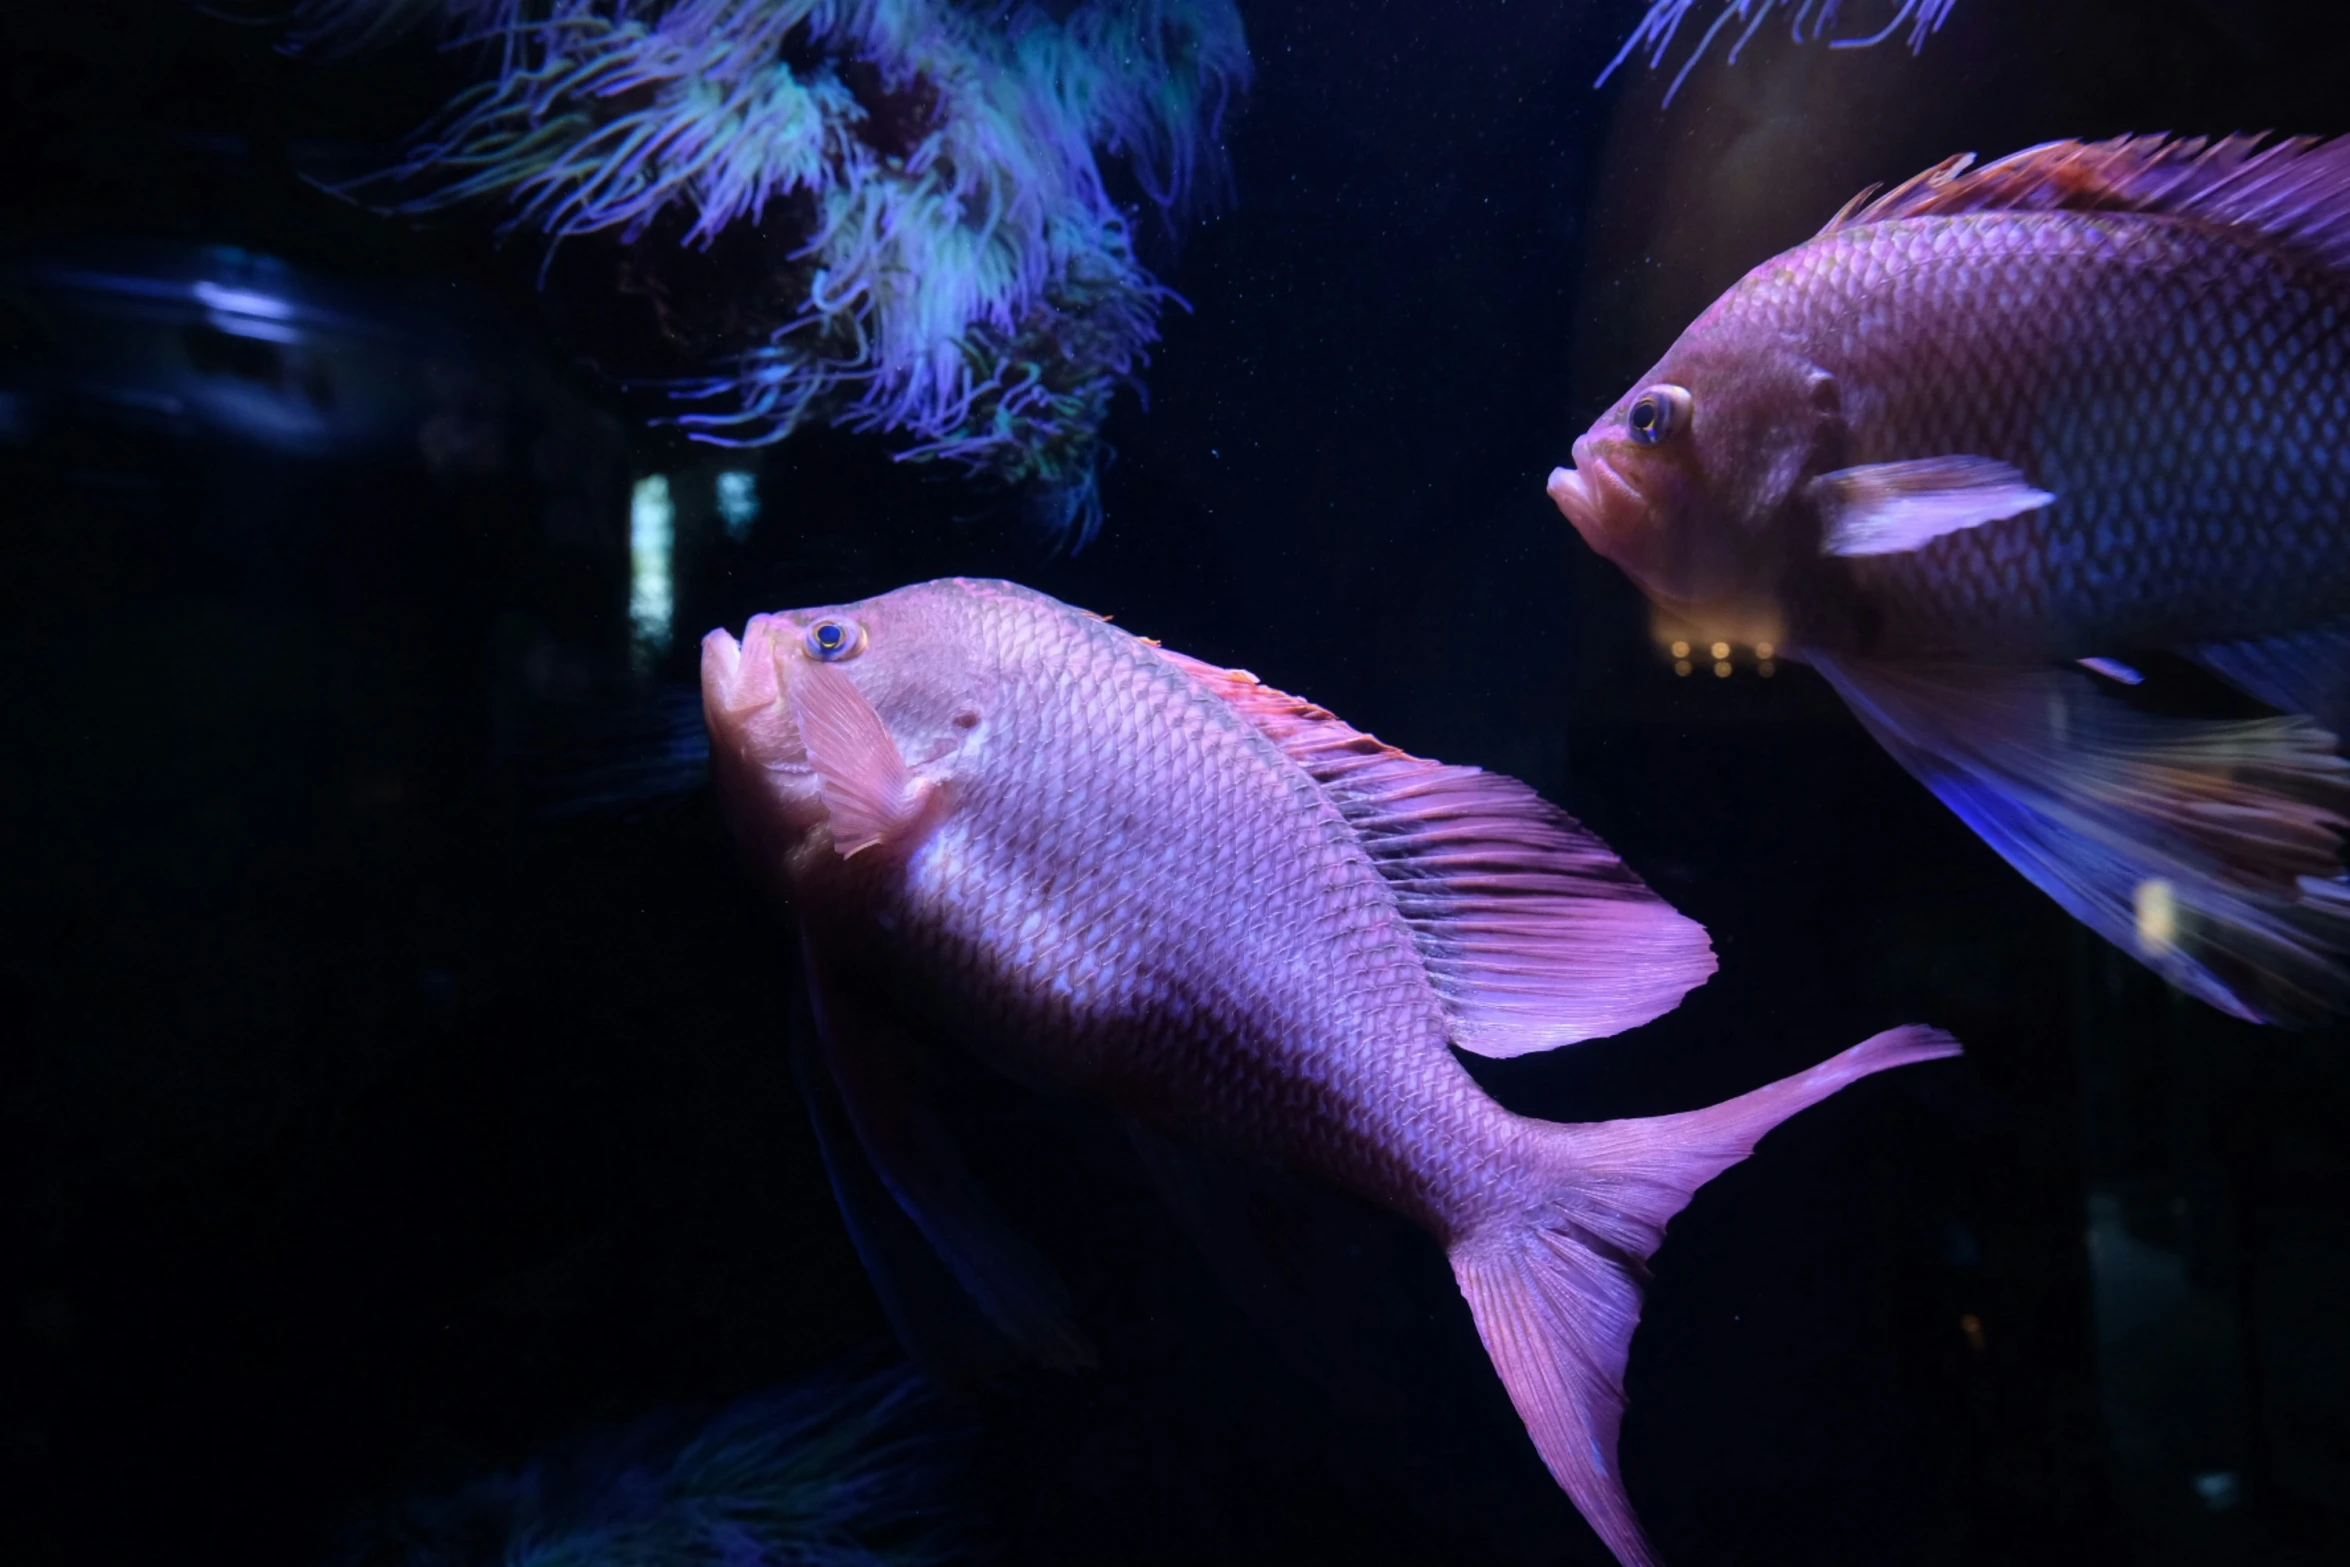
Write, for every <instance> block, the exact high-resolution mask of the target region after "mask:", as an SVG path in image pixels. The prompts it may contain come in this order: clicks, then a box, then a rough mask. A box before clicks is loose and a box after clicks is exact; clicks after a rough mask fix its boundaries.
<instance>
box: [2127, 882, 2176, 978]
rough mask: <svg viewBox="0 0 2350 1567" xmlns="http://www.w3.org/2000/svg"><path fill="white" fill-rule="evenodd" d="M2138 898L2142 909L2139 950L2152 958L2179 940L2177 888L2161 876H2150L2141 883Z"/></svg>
mask: <svg viewBox="0 0 2350 1567" xmlns="http://www.w3.org/2000/svg"><path fill="white" fill-rule="evenodd" d="M2134 901H2135V903H2136V904H2137V910H2138V951H2139V952H2140V953H2141V954H2143V955H2144V956H2146V957H2150V958H2158V957H2161V956H2163V955H2164V954H2166V953H2168V952H2169V951H2170V950H2171V948H2173V947H2174V946H2176V945H2177V944H2178V940H2179V897H2178V893H2177V891H2176V890H2175V889H2174V888H2173V887H2172V886H2171V884H2170V883H2169V882H2167V881H2164V880H2163V879H2162V878H2161V877H2159V876H2149V877H2147V878H2146V879H2145V880H2144V881H2142V882H2140V883H2138V893H2137V897H2136V898H2135V900H2134Z"/></svg>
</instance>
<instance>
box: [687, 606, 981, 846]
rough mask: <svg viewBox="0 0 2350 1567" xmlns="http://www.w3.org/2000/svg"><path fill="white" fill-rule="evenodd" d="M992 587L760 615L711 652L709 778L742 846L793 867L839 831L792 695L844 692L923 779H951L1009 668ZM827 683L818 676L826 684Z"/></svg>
mask: <svg viewBox="0 0 2350 1567" xmlns="http://www.w3.org/2000/svg"><path fill="white" fill-rule="evenodd" d="M990 586H992V585H990V584H980V583H971V582H965V581H961V580H953V581H940V582H925V583H917V584H915V585H913V586H911V587H904V588H899V589H897V590H896V591H894V592H891V593H884V594H881V595H879V596H878V597H875V598H869V599H864V600H861V601H859V602H857V603H853V604H827V605H820V606H816V607H813V608H808V609H787V610H778V611H776V612H774V613H772V614H765V615H754V616H752V617H751V619H750V622H749V624H747V625H746V626H745V627H744V628H743V634H742V637H741V639H740V640H739V641H738V640H737V639H736V638H735V637H734V636H733V635H732V634H730V633H729V632H727V631H725V630H717V631H713V632H711V633H710V634H709V635H708V636H706V637H704V638H703V639H702V714H703V718H704V720H705V722H706V723H707V724H708V726H709V730H710V757H711V770H712V773H713V775H714V776H715V780H716V783H717V786H718V791H719V797H720V799H721V801H722V803H723V804H724V806H725V809H726V814H727V816H728V818H729V820H730V821H731V822H732V824H733V826H734V828H735V830H736V832H737V833H738V834H739V835H741V836H742V838H743V839H744V841H745V842H746V843H747V844H750V845H752V846H753V847H754V848H755V849H756V850H758V851H761V852H762V857H764V852H765V851H773V852H774V853H775V854H777V855H779V856H782V857H784V858H785V859H788V858H789V856H790V855H791V854H792V853H793V851H795V850H796V849H797V848H798V847H799V846H800V845H801V844H803V843H804V842H806V841H808V840H809V838H810V836H811V835H812V834H813V833H814V832H815V830H816V829H817V828H818V827H819V826H821V825H823V824H824V823H825V822H826V821H827V818H828V814H829V813H828V811H827V809H826V803H825V794H824V789H823V784H822V782H821V779H820V777H819V774H818V771H817V769H816V766H815V765H814V763H813V762H812V761H811V759H810V757H809V753H808V744H807V740H806V738H805V737H804V736H803V735H802V734H801V732H800V720H799V713H800V712H801V711H803V710H804V709H803V708H802V707H801V705H800V704H795V703H794V701H793V700H792V691H793V686H794V683H795V682H800V681H807V680H811V679H832V678H845V679H846V680H847V681H848V682H850V683H851V684H852V685H853V686H854V687H855V689H856V694H857V696H858V697H860V698H861V699H862V701H863V703H864V704H865V705H867V706H869V707H870V708H871V709H872V711H873V713H874V714H875V715H876V716H877V717H878V718H879V719H880V721H881V725H882V727H883V728H884V729H886V731H887V737H888V743H889V744H891V745H893V746H894V747H895V749H896V752H897V755H898V759H899V760H900V761H901V762H902V763H903V764H904V766H905V767H906V768H907V770H908V771H909V773H911V774H912V775H913V776H915V777H917V778H924V779H932V780H936V779H942V778H944V777H947V776H950V775H951V774H952V773H953V772H954V770H955V769H956V768H957V766H958V765H960V764H962V763H963V762H964V761H965V760H966V759H967V758H968V756H969V754H970V753H971V752H972V751H973V750H974V748H975V747H976V746H977V745H978V744H979V742H980V741H981V740H982V738H983V737H984V735H985V732H986V728H987V719H988V716H989V715H990V713H991V711H992V709H993V706H994V698H995V695H996V691H997V687H998V685H999V679H998V675H997V671H998V668H999V666H1000V656H999V651H998V650H999V649H1000V647H1001V646H1002V643H1003V638H1002V636H1001V635H1000V630H1001V628H1000V627H999V626H997V625H996V624H994V621H995V620H996V619H997V618H999V617H997V616H994V615H991V614H990V613H989V608H990V605H989V596H988V595H987V593H986V592H985V591H984V590H985V589H986V588H988V587H990ZM818 671H821V673H820V674H819V673H818Z"/></svg>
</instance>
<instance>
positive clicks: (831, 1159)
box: [792, 1018, 1021, 1393]
mask: <svg viewBox="0 0 2350 1567" xmlns="http://www.w3.org/2000/svg"><path fill="white" fill-rule="evenodd" d="M793 1035H794V1037H793V1041H792V1077H793V1079H794V1080H795V1081H796V1082H797V1083H798V1085H799V1090H800V1098H801V1100H802V1102H803V1103H805V1104H806V1105H807V1107H808V1119H809V1120H810V1122H812V1123H813V1124H814V1126H815V1129H816V1147H817V1150H818V1152H820V1153H821V1154H822V1155H823V1158H824V1173H825V1175H826V1176H827V1177H829V1178H830V1180H831V1182H832V1195H833V1199H834V1201H835V1202H836V1203H837V1204H838V1205H839V1208H840V1214H841V1221H842V1222H843V1223H844V1224H845V1225H846V1226H847V1227H848V1232H849V1240H850V1243H851V1244H852V1245H854V1246H855V1247H856V1249H857V1258H858V1260H859V1261H861V1262H862V1263H864V1265H865V1276H866V1277H867V1278H868V1279H870V1280H871V1281H872V1283H873V1292H874V1294H875V1295H877V1296H879V1297H880V1300H881V1309H882V1313H883V1314H884V1315H885V1316H887V1317H888V1318H889V1325H890V1327H891V1329H892V1330H893V1331H895V1332H896V1334H897V1338H898V1343H899V1344H900V1345H901V1346H903V1347H904V1349H905V1351H906V1353H907V1354H909V1355H911V1356H912V1357H913V1358H914V1360H915V1362H916V1363H917V1364H919V1365H920V1366H921V1367H922V1369H923V1370H924V1371H925V1372H926V1373H928V1374H929V1376H930V1377H931V1379H932V1380H933V1381H935V1382H937V1383H938V1384H940V1385H941V1386H944V1387H948V1388H953V1389H955V1390H957V1391H960V1392H965V1393H973V1392H976V1391H978V1390H979V1389H980V1388H982V1387H985V1386H986V1385H987V1384H989V1383H991V1382H994V1381H995V1380H996V1379H997V1378H998V1377H1000V1376H1001V1375H1003V1373H1005V1372H1006V1371H1009V1370H1010V1369H1011V1368H1012V1367H1013V1366H1014V1365H1016V1364H1017V1363H1018V1362H1019V1360H1020V1358H1021V1356H1020V1351H1019V1349H1018V1348H1017V1347H1016V1346H1015V1345H1014V1344H1013V1343H1012V1341H1011V1340H1010V1339H1008V1338H1006V1337H1005V1336H1004V1335H1003V1334H1002V1333H1001V1332H1000V1331H998V1330H997V1328H996V1326H995V1324H994V1323H992V1322H990V1321H989V1320H988V1318H987V1316H986V1314H985V1313H984V1312H982V1311H981V1310H980V1309H979V1303H978V1302H977V1301H975V1300H973V1299H972V1298H971V1296H970V1293H969V1292H968V1291H966V1290H965V1289H964V1288H963V1287H962V1285H961V1284H960V1283H958V1282H957V1281H956V1279H955V1276H954V1274H953V1273H951V1272H949V1271H948V1269H947V1265H946V1263H945V1261H944V1260H943V1259H941V1258H940V1256H939V1254H938V1252H937V1251H936V1250H935V1249H934V1248H933V1247H932V1246H931V1244H930V1242H929V1241H928V1240H927V1239H926V1238H925V1237H924V1236H923V1234H922V1231H921V1230H920V1228H919V1227H917V1226H916V1225H915V1223H914V1221H913V1220H912V1219H910V1218H908V1217H907V1216H906V1212H905V1210H904V1209H903V1208H901V1207H899V1206H898V1202H897V1199H896V1198H895V1197H893V1196H891V1195H890V1190H889V1188H888V1187H887V1186H886V1185H884V1184H883V1183H882V1180H881V1177H880V1175H879V1174H877V1173H876V1172H875V1171H874V1168H873V1164H872V1161H871V1160H869V1159H868V1158H867V1157H866V1156H865V1150H864V1148H863V1146H862V1145H861V1144H860V1143H859V1142H858V1140H857V1133H856V1129H855V1128H854V1127H853V1126H852V1125H851V1124H850V1123H849V1112H848V1106H847V1105H846V1104H844V1103H843V1102H842V1100H841V1092H840V1085H839V1084H837V1083H835V1082H834V1081H833V1080H832V1068H831V1067H830V1066H829V1065H827V1064H826V1062H825V1060H824V1053H823V1050H822V1047H821V1046H820V1045H819V1044H818V1043H817V1041H816V1037H815V1032H814V1020H813V1019H812V1018H804V1019H800V1020H798V1026H797V1027H796V1028H795V1029H794V1030H793Z"/></svg>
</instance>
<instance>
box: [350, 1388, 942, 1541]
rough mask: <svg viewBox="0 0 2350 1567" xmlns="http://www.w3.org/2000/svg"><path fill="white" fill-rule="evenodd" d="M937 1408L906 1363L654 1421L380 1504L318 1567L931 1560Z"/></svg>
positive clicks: (937, 1474) (936, 1506) (937, 1498)
mask: <svg viewBox="0 0 2350 1567" xmlns="http://www.w3.org/2000/svg"><path fill="white" fill-rule="evenodd" d="M943 1418H944V1417H943V1416H942V1415H941V1413H940V1411H939V1410H938V1409H937V1408H936V1407H935V1405H934V1404H933V1402H932V1400H931V1397H930V1395H928V1394H927V1393H926V1392H925V1391H924V1390H923V1386H922V1382H921V1380H920V1378H919V1377H918V1376H916V1375H915V1373H913V1372H912V1371H909V1370H904V1369H899V1370H892V1371H886V1372H881V1373H879V1374H875V1375H868V1376H840V1375H833V1376H827V1377H823V1378H820V1379H817V1380H813V1381H809V1382H805V1383H802V1384H799V1385H797V1386H792V1387H786V1388H782V1389H779V1390H776V1391H774V1392H768V1393H761V1394H757V1395H754V1396H752V1397H750V1398H746V1399H743V1400H742V1401H740V1402H739V1403H735V1404H732V1405H729V1406H728V1407H727V1408H725V1409H723V1410H721V1411H720V1412H719V1413H718V1414H717V1415H716V1416H715V1417H714V1418H711V1419H709V1420H707V1421H703V1422H700V1423H696V1422H694V1421H692V1420H688V1419H684V1418H680V1417H676V1416H663V1417H656V1418H653V1419H648V1420H645V1421H640V1422H638V1423H637V1424H635V1425H633V1426H631V1427H628V1428H626V1429H624V1430H620V1431H615V1432H611V1433H608V1434H605V1435H603V1436H599V1437H594V1438H590V1439H588V1440H586V1441H583V1442H579V1443H576V1444H573V1445H571V1446H569V1447H567V1448H564V1449H562V1450H560V1451H558V1452H555V1453H552V1454H549V1455H547V1456H544V1457H541V1458H539V1459H537V1460H536V1461H534V1462H532V1463H529V1464H526V1465H524V1466H522V1467H521V1468H519V1469H515V1470H511V1471H508V1472H506V1473H501V1474H495V1475H491V1476H489V1477H488V1478H485V1479H481V1480H476V1481H474V1482H473V1483H472V1484H470V1485H467V1486H465V1487H464V1488H463V1489H461V1490H457V1491H455V1492H452V1493H450V1494H447V1495H444V1496H438V1497H434V1498H431V1499H429V1500H424V1501H414V1502H409V1503H406V1504H404V1505H402V1506H399V1507H397V1508H394V1509H391V1510H389V1511H387V1512H386V1513H384V1514H383V1515H381V1516H379V1517H377V1518H375V1519H372V1520H370V1521H368V1522H367V1523H366V1524H364V1525H362V1526H361V1527H360V1528H358V1529H356V1530H354V1531H352V1533H351V1535H350V1536H349V1538H348V1539H347V1540H346V1541H345V1543H344V1546H343V1548H342V1549H341V1550H340V1551H338V1552H337V1553H336V1555H335V1557H334V1558H333V1561H334V1567H452V1564H456V1563H483V1562H496V1563H500V1564H502V1567H688V1564H693V1563H723V1564H725V1567H931V1564H934V1563H942V1562H946V1561H950V1560H954V1559H957V1558H958V1557H960V1556H961V1555H962V1554H963V1553H964V1551H965V1550H967V1548H968V1545H967V1542H965V1541H960V1540H958V1539H957V1538H956V1536H957V1534H958V1532H959V1531H958V1528H957V1525H956V1521H955V1520H956V1514H957V1511H958V1509H957V1507H956V1505H955V1503H954V1500H953V1499H954V1496H955V1481H954V1470H955V1468H956V1462H955V1457H954V1450H955V1448H956V1446H957V1445H958V1441H959V1434H958V1433H957V1432H956V1431H955V1429H954V1428H953V1427H952V1426H951V1425H950V1424H945V1423H942V1421H943Z"/></svg>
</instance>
